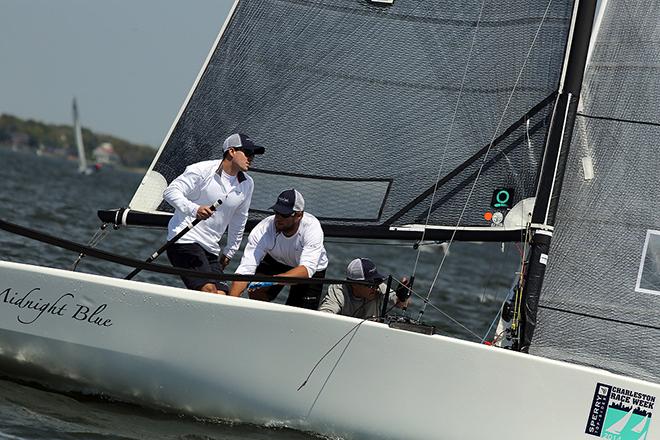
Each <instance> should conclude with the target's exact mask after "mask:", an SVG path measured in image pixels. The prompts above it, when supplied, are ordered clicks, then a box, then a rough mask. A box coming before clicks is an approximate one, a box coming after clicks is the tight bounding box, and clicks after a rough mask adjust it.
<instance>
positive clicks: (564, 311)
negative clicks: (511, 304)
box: [538, 305, 660, 330]
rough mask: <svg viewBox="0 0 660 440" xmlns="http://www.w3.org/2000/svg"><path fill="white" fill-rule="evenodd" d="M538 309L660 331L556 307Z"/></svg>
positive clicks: (651, 326)
mask: <svg viewBox="0 0 660 440" xmlns="http://www.w3.org/2000/svg"><path fill="white" fill-rule="evenodd" d="M538 307H539V308H540V309H546V310H553V311H555V312H561V313H568V314H570V315H576V316H584V317H585V318H593V319H598V320H601V321H608V322H616V323H617V324H624V325H630V326H633V327H641V328H648V329H651V330H660V326H658V325H649V324H640V323H638V322H629V321H623V320H621V319H612V318H605V317H603V316H596V315H591V314H589V313H582V312H575V311H573V310H566V309H560V308H557V307H550V306H541V305H539V306H538Z"/></svg>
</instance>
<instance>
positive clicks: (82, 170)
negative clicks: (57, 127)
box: [73, 98, 93, 175]
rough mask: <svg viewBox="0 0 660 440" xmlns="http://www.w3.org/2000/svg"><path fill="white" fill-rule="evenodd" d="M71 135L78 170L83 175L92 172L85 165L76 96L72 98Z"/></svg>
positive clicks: (85, 159)
mask: <svg viewBox="0 0 660 440" xmlns="http://www.w3.org/2000/svg"><path fill="white" fill-rule="evenodd" d="M73 136H74V139H75V141H76V150H77V152H78V172H79V173H80V174H85V175H89V174H92V172H93V170H92V168H90V167H89V166H88V165H87V158H86V157H85V146H84V144H83V137H82V127H81V125H80V115H79V114H78V103H77V102H76V98H73Z"/></svg>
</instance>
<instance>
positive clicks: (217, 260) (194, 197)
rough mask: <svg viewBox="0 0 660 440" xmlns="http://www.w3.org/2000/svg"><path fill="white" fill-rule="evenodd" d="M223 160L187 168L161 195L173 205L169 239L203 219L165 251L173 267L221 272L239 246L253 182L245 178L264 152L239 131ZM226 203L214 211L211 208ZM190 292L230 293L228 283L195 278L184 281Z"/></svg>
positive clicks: (225, 148)
mask: <svg viewBox="0 0 660 440" xmlns="http://www.w3.org/2000/svg"><path fill="white" fill-rule="evenodd" d="M222 151H223V156H222V159H221V160H220V159H217V160H207V161H204V162H197V163H195V164H192V165H189V166H188V167H187V168H186V170H185V171H184V172H183V174H181V175H180V176H179V177H177V178H176V179H174V180H173V181H172V183H170V185H169V186H168V187H167V189H165V191H164V192H163V198H164V199H165V201H167V203H169V204H170V205H172V207H174V215H173V216H172V219H171V220H170V222H169V224H168V233H167V239H168V240H171V239H172V238H173V237H174V236H175V235H177V234H178V233H179V232H180V231H181V230H183V229H184V228H186V227H187V226H188V225H189V224H190V222H192V221H193V220H195V219H202V220H204V221H203V222H200V223H198V224H197V225H196V226H195V227H194V228H192V229H191V230H190V231H188V232H187V233H186V234H185V235H184V236H183V237H181V238H180V239H179V240H178V241H177V242H176V243H174V244H173V245H171V246H170V247H169V248H168V249H167V257H168V258H169V260H170V262H171V263H172V266H174V267H181V268H185V269H193V270H197V271H200V272H214V273H218V274H222V272H223V269H224V268H225V267H226V266H227V264H229V261H230V260H231V258H232V257H233V255H234V253H235V252H236V250H237V249H238V247H239V245H240V244H241V240H242V238H243V231H244V229H245V222H246V221H247V217H248V209H249V208H250V202H251V200H252V191H253V189H254V182H253V181H252V178H251V177H250V176H248V175H247V174H246V171H247V170H248V168H249V167H250V165H252V161H253V159H254V156H255V155H256V154H263V153H264V148H263V147H259V146H257V145H255V144H254V142H252V140H251V139H250V138H249V137H248V136H247V135H245V134H241V133H235V134H232V135H231V136H229V137H228V138H227V139H225V142H224V143H223V145H222ZM218 200H220V201H221V202H222V204H221V205H220V206H219V207H218V208H217V210H215V211H214V210H213V209H212V208H211V206H212V205H213V204H214V203H215V202H217V201H218ZM225 231H227V245H226V246H225V248H224V251H222V254H221V250H220V245H219V243H218V242H219V241H220V239H221V238H222V235H223V234H224V233H225ZM181 278H182V280H183V282H184V284H185V285H186V287H187V288H189V289H193V290H201V291H204V292H211V293H221V294H224V293H226V292H227V291H228V290H229V288H228V287H227V284H226V283H223V282H220V281H217V280H213V279H204V278H196V277H186V276H182V277H181Z"/></svg>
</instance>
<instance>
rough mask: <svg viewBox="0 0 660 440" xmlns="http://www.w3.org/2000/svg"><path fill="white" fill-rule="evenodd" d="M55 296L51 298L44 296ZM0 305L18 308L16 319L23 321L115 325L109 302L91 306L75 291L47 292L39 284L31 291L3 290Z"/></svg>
mask: <svg viewBox="0 0 660 440" xmlns="http://www.w3.org/2000/svg"><path fill="white" fill-rule="evenodd" d="M47 296H51V298H50V299H44V298H45V297H47ZM0 300H2V302H1V303H0V305H3V306H5V307H13V308H15V309H16V310H17V312H18V313H17V315H16V320H17V321H18V322H20V323H21V324H25V325H31V324H34V323H35V322H37V321H38V320H39V319H42V318H45V317H52V318H69V319H73V320H75V321H80V322H84V323H86V324H92V325H97V326H99V327H110V326H112V319H110V318H108V317H107V316H106V309H107V308H108V305H107V304H100V305H98V306H87V305H84V304H78V302H77V301H76V297H75V295H74V294H73V293H64V294H61V295H44V293H43V292H41V288H39V287H35V288H34V289H32V290H28V291H27V292H19V291H16V290H13V289H12V288H7V289H5V290H3V291H2V292H0Z"/></svg>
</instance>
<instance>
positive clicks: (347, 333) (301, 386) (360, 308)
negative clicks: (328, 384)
mask: <svg viewBox="0 0 660 440" xmlns="http://www.w3.org/2000/svg"><path fill="white" fill-rule="evenodd" d="M392 280H394V281H396V282H398V283H399V284H401V282H399V280H397V279H396V278H392ZM401 285H403V284H401ZM388 300H389V292H387V293H386V294H385V296H384V297H383V301H388ZM372 301H374V300H371V301H367V302H365V303H363V304H362V305H361V306H360V307H358V309H357V310H356V311H354V312H353V315H355V314H357V313H358V312H360V311H361V310H363V309H364V307H365V306H366V305H367V304H369V303H371V302H372ZM395 306H396V304H394V305H392V306H390V308H389V309H387V310H386V311H385V315H387V314H388V313H390V312H391V311H392V309H393V308H394V307H395ZM378 309H379V310H380V307H378ZM383 317H384V316H383ZM352 318H355V316H352ZM372 318H373V317H372V316H369V317H367V318H364V319H362V321H360V322H358V323H357V324H355V325H354V326H353V327H351V329H350V330H349V331H347V332H346V333H345V334H344V336H342V337H341V338H340V339H339V340H338V341H337V342H335V343H334V345H333V346H332V347H330V348H329V349H328V350H327V351H326V352H325V353H324V354H323V356H321V358H320V359H319V360H318V361H317V362H316V364H314V367H312V369H311V370H310V372H309V374H308V375H307V377H306V378H305V380H304V381H303V383H302V384H301V385H300V386H299V387H298V389H297V390H296V391H300V390H301V389H302V388H303V387H304V386H305V385H307V381H308V380H309V378H310V377H312V374H313V373H314V371H315V370H316V368H318V366H319V365H320V364H321V362H322V361H323V359H325V357H326V356H327V355H329V354H330V353H331V352H332V350H334V349H335V348H336V347H337V345H339V343H340V342H341V341H343V340H344V339H345V338H346V336H348V335H349V334H351V332H353V331H355V333H357V330H358V328H359V327H360V326H361V325H362V324H364V323H365V322H366V321H369V320H371V319H372ZM354 336H355V335H354ZM352 339H353V337H351V340H352ZM348 344H350V341H349V342H348ZM348 344H346V347H348ZM344 351H346V348H344ZM342 354H343V352H342ZM333 371H334V367H333ZM331 374H332V373H331ZM319 394H320V393H319ZM317 398H318V396H317ZM312 406H313V405H312ZM310 413H311V409H310ZM308 416H309V413H308Z"/></svg>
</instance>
